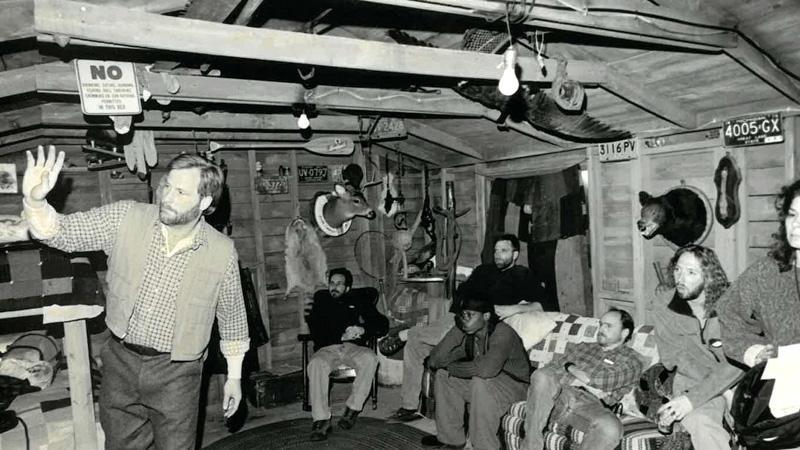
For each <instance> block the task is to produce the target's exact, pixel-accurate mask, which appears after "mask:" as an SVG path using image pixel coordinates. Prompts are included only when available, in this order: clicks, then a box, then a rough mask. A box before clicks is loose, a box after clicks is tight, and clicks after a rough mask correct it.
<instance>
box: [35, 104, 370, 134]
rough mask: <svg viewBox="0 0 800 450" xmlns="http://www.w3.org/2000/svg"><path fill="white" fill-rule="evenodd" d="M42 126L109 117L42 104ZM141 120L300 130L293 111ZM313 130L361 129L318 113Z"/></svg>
mask: <svg viewBox="0 0 800 450" xmlns="http://www.w3.org/2000/svg"><path fill="white" fill-rule="evenodd" d="M40 108H41V111H42V116H41V120H42V122H41V123H42V125H57V126H91V125H96V126H99V125H102V126H107V125H108V124H109V123H110V122H109V121H108V118H107V117H104V116H99V117H98V121H97V122H87V120H86V116H84V115H83V113H82V112H81V108H80V105H75V104H67V103H49V104H45V105H42V106H41V107H40ZM142 116H143V117H142V120H141V121H140V122H136V121H134V127H137V128H147V129H159V128H165V129H187V130H230V129H242V130H250V129H269V130H287V131H292V130H297V119H296V118H295V117H292V115H291V114H246V113H228V112H207V113H205V114H195V113H192V112H185V111H172V112H171V113H170V115H169V118H168V119H166V120H164V118H163V117H162V115H161V112H160V111H153V110H149V111H144V113H143V114H142ZM311 127H312V129H313V130H314V131H320V132H322V131H341V132H344V131H350V132H357V131H358V130H359V129H360V124H359V121H358V117H355V116H318V117H315V118H314V119H312V120H311Z"/></svg>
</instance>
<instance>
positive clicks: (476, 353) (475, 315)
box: [422, 297, 530, 450]
mask: <svg viewBox="0 0 800 450" xmlns="http://www.w3.org/2000/svg"><path fill="white" fill-rule="evenodd" d="M461 300H462V301H461V312H460V313H459V315H458V316H457V317H456V326H454V327H452V328H451V329H450V331H448V332H447V334H446V335H445V336H444V338H443V339H442V341H441V342H439V344H438V345H436V347H434V348H433V350H431V355H430V357H429V358H428V365H429V366H430V368H431V370H435V382H434V383H435V386H434V392H435V396H436V430H437V436H426V437H424V438H422V444H423V445H424V446H426V447H439V448H462V447H463V446H464V445H465V443H466V434H465V429H464V408H465V405H466V404H467V403H469V405H470V406H469V434H470V441H472V448H474V449H476V450H479V449H481V450H482V449H496V448H500V441H499V440H498V437H497V429H498V428H499V426H500V418H501V417H503V414H504V413H505V412H506V411H507V410H508V408H509V406H511V404H512V403H514V402H517V401H520V400H523V399H524V398H525V392H526V391H527V389H528V374H529V373H530V366H529V363H528V355H527V353H526V352H525V348H523V346H522V340H521V339H520V338H519V336H518V335H517V333H516V332H515V331H514V330H513V329H511V327H509V326H508V325H506V324H505V323H503V322H499V321H498V318H497V315H495V313H494V308H493V306H492V304H491V303H489V302H487V301H485V300H480V299H476V298H471V297H463V298H462V299H461Z"/></svg>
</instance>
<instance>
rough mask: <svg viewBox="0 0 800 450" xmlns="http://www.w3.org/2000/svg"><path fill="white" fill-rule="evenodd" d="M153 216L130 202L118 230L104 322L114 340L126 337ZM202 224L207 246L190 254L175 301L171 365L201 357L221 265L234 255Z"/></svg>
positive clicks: (146, 207)
mask: <svg viewBox="0 0 800 450" xmlns="http://www.w3.org/2000/svg"><path fill="white" fill-rule="evenodd" d="M157 218H158V208H157V207H156V206H154V205H149V204H145V203H134V204H133V205H132V206H131V208H130V209H129V210H128V213H127V214H126V215H125V218H124V219H123V220H122V223H121V224H120V227H119V230H118V231H117V238H116V242H115V244H114V250H113V251H112V252H111V255H109V258H108V273H107V274H106V281H108V286H109V289H108V290H109V292H108V295H107V298H106V324H107V325H108V328H109V329H110V330H111V332H113V333H114V334H115V335H117V336H125V334H126V333H127V331H128V324H129V322H130V318H131V315H132V314H133V307H134V305H135V304H136V299H137V298H138V296H139V290H140V288H141V284H142V281H143V279H144V269H145V264H146V259H147V252H148V249H149V248H150V243H151V242H152V240H153V238H154V236H153V235H154V232H157V231H156V230H157V227H154V226H153V223H155V221H156V220H157ZM201 226H204V227H205V229H206V235H207V237H208V244H207V245H200V246H199V247H198V248H197V249H196V250H189V251H190V252H191V256H190V257H189V260H188V262H187V264H186V270H185V272H184V275H183V277H182V279H181V285H180V287H179V288H178V294H177V297H176V299H175V308H176V309H175V324H174V328H173V334H172V351H171V359H172V360H173V361H193V360H196V359H198V358H200V357H202V356H203V353H204V352H205V349H206V347H207V346H208V341H209V338H210V336H211V326H212V325H213V323H214V317H215V312H216V309H217V299H218V294H219V290H220V287H221V286H222V281H223V277H224V275H225V263H226V262H227V261H228V260H229V258H230V255H231V252H233V251H234V247H233V242H232V241H231V240H230V239H228V238H227V237H225V236H224V235H222V234H221V233H219V232H218V231H217V230H215V229H213V228H212V227H210V226H207V225H206V224H201Z"/></svg>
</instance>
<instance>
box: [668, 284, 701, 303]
mask: <svg viewBox="0 0 800 450" xmlns="http://www.w3.org/2000/svg"><path fill="white" fill-rule="evenodd" d="M705 287H706V286H705V283H703V284H701V285H699V286H697V287H696V288H694V289H693V290H691V291H689V292H686V293H685V294H682V293H681V291H680V290H679V289H677V288H676V289H675V292H676V293H677V294H678V297H680V298H681V300H686V301H691V300H694V299H696V298H697V297H700V294H702V293H703V289H705Z"/></svg>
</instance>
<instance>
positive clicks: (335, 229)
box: [312, 184, 375, 236]
mask: <svg viewBox="0 0 800 450" xmlns="http://www.w3.org/2000/svg"><path fill="white" fill-rule="evenodd" d="M312 211H313V217H314V219H315V220H316V222H317V226H318V227H319V229H320V230H322V232H323V233H325V234H327V235H329V236H341V235H342V234H344V233H346V232H347V230H348V229H349V228H350V220H352V219H353V218H354V217H364V218H367V219H369V220H372V219H374V218H375V211H373V210H372V207H371V206H369V203H367V199H366V198H365V197H364V194H363V193H362V192H361V191H358V190H355V189H354V188H353V187H352V186H348V187H345V186H343V185H341V184H336V185H334V189H333V192H319V193H317V195H315V196H314V199H313V200H312Z"/></svg>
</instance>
